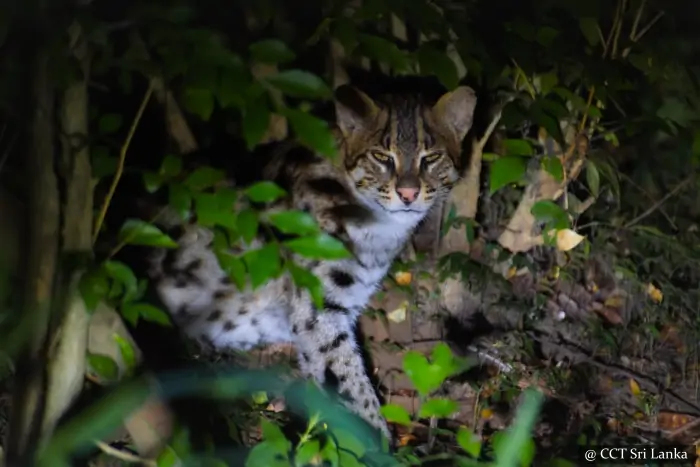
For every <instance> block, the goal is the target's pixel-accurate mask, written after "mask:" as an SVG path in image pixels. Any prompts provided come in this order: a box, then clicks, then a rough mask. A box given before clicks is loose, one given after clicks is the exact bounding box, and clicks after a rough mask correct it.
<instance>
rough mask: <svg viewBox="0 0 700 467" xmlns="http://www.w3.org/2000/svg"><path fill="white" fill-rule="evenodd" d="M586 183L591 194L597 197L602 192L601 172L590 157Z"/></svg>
mask: <svg viewBox="0 0 700 467" xmlns="http://www.w3.org/2000/svg"><path fill="white" fill-rule="evenodd" d="M586 183H587V184H588V189H589V190H591V194H592V195H593V196H594V197H595V198H597V197H598V193H600V173H598V168H597V167H596V165H595V163H594V162H593V161H591V160H590V159H587V160H586Z"/></svg>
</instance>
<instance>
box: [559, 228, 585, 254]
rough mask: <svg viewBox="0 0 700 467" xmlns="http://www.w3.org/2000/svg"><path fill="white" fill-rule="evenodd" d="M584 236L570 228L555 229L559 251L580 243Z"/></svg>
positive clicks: (572, 247) (567, 249)
mask: <svg viewBox="0 0 700 467" xmlns="http://www.w3.org/2000/svg"><path fill="white" fill-rule="evenodd" d="M584 238H586V237H584V236H583V235H579V234H577V233H576V232H574V231H573V230H571V229H563V230H559V231H557V249H559V250H560V251H569V250H572V249H574V248H576V246H577V245H578V244H579V243H581V242H582V241H583V239H584Z"/></svg>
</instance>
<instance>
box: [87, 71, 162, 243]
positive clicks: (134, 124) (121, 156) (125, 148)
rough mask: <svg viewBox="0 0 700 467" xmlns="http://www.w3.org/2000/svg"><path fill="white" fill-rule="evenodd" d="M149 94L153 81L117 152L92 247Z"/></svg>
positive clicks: (120, 174)
mask: <svg viewBox="0 0 700 467" xmlns="http://www.w3.org/2000/svg"><path fill="white" fill-rule="evenodd" d="M151 94H153V81H151V82H150V83H149V85H148V89H147V90H146V94H144V96H143V99H142V100H141V105H140V106H139V109H138V111H137V112H136V116H135V117H134V120H133V121H132V122H131V128H129V133H127V135H126V139H125V140H124V144H123V145H122V147H121V150H120V151H119V161H118V162H117V171H116V172H115V173H114V178H113V179H112V184H111V185H110V187H109V191H108V192H107V196H105V200H104V203H102V207H101V208H100V212H99V214H98V216H97V220H96V221H95V231H94V232H93V234H92V243H93V245H94V244H95V242H96V241H97V236H98V235H99V234H100V229H101V228H102V223H103V222H104V220H105V216H106V215H107V209H109V204H110V203H111V201H112V197H113V196H114V193H115V191H116V190H117V185H118V184H119V180H120V179H121V177H122V174H123V173H124V161H125V160H126V152H127V151H128V150H129V145H130V144H131V140H132V139H133V137H134V133H136V128H138V125H139V122H140V121H141V117H142V116H143V112H144V110H146V105H147V104H148V101H149V100H150V98H151Z"/></svg>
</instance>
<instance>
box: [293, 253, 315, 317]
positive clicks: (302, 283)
mask: <svg viewBox="0 0 700 467" xmlns="http://www.w3.org/2000/svg"><path fill="white" fill-rule="evenodd" d="M287 270H288V271H289V274H290V275H291V276H292V280H293V281H294V285H296V286H297V287H300V288H302V289H306V290H308V291H309V294H310V295H311V299H312V300H313V302H314V306H316V308H318V309H319V310H320V309H322V308H323V284H322V283H321V280H320V279H319V278H318V277H316V276H315V275H314V274H313V273H312V272H311V271H309V270H307V269H303V268H300V267H299V266H297V265H296V264H294V263H291V264H289V265H288V266H287Z"/></svg>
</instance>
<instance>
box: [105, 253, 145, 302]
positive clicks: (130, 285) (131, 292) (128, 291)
mask: <svg viewBox="0 0 700 467" xmlns="http://www.w3.org/2000/svg"><path fill="white" fill-rule="evenodd" d="M103 267H104V269H105V271H106V272H107V275H108V276H109V277H111V278H112V279H113V280H115V281H117V282H119V283H120V284H122V285H123V286H124V296H123V299H122V300H123V301H128V300H129V299H130V298H132V297H134V296H136V293H137V292H138V280H137V279H136V275H135V274H134V272H133V271H132V270H131V268H130V267H129V266H127V265H126V264H124V263H121V262H119V261H105V262H104V264H103Z"/></svg>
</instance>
